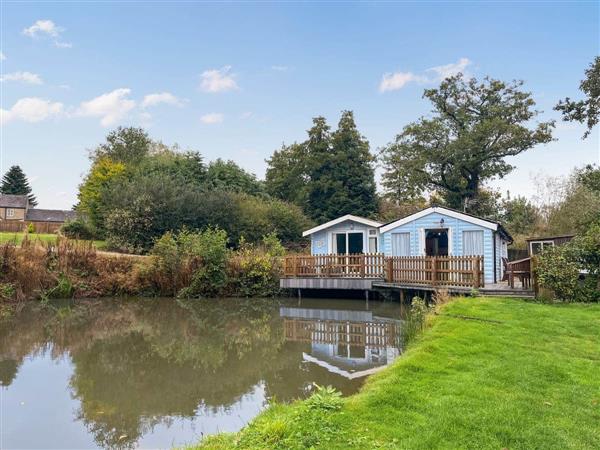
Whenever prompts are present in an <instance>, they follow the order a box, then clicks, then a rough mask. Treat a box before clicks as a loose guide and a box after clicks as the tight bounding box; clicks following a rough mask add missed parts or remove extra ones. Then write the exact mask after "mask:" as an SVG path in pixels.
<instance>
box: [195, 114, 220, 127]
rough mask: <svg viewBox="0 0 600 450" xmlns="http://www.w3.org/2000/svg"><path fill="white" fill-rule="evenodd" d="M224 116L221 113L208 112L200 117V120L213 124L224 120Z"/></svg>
mask: <svg viewBox="0 0 600 450" xmlns="http://www.w3.org/2000/svg"><path fill="white" fill-rule="evenodd" d="M223 118H224V116H223V114H221V113H208V114H204V115H203V116H202V117H200V122H202V123H206V124H209V125H213V124H215V123H221V122H223Z"/></svg>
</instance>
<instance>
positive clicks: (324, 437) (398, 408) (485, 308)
mask: <svg viewBox="0 0 600 450" xmlns="http://www.w3.org/2000/svg"><path fill="white" fill-rule="evenodd" d="M469 318H472V319H469ZM323 397H327V394H324V395H323ZM330 400H331V404H330V405H329V407H327V404H328V403H327V399H325V400H323V399H321V400H320V401H319V402H317V406H316V407H315V406H314V403H315V402H313V404H310V403H307V401H304V402H296V403H294V404H291V405H275V406H272V407H270V408H268V409H267V410H266V411H265V412H264V413H263V414H261V415H260V416H259V417H257V418H256V419H255V420H254V421H253V422H252V423H251V424H250V425H249V426H247V427H246V428H244V429H243V430H242V431H241V432H240V433H237V434H223V435H217V436H214V437H209V438H208V439H206V440H205V441H204V443H203V444H200V445H199V446H198V447H196V448H202V449H226V448H252V449H258V448H262V449H267V448H268V449H277V448H280V449H284V448H285V449H301V448H311V447H312V448H323V449H332V448H339V449H346V448H356V449H363V448H406V449H430V448H447V449H457V448H490V449H504V448H507V449H568V448H571V449H598V448H600V305H598V304H594V305H584V304H570V305H566V304H564V305H544V304H536V303H528V302H525V301H521V300H515V299H503V298H477V299H459V300H456V301H454V302H452V303H450V304H448V305H446V306H445V307H444V308H443V309H442V311H441V314H440V315H439V316H437V317H435V318H434V319H433V321H432V326H431V327H430V328H428V329H427V330H426V331H425V332H424V333H423V334H422V335H421V336H420V337H419V338H418V339H417V340H416V341H415V342H413V343H412V344H411V346H410V347H409V349H408V351H407V352H405V354H404V355H403V356H402V357H401V358H399V359H398V360H397V361H396V362H395V363H394V364H393V365H392V366H391V367H390V368H388V369H386V370H384V371H382V372H380V373H379V374H377V375H375V376H373V377H371V378H370V379H369V380H368V382H367V383H366V385H365V387H364V388H363V389H362V390H361V392H360V393H358V394H356V395H354V396H352V397H349V398H347V399H345V400H344V401H343V402H341V405H340V404H339V401H337V400H336V399H335V398H333V397H332V398H331V399H330ZM318 405H325V407H322V406H318Z"/></svg>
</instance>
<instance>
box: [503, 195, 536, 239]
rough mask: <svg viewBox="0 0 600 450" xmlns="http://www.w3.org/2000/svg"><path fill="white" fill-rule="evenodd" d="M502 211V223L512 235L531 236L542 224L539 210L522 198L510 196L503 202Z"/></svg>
mask: <svg viewBox="0 0 600 450" xmlns="http://www.w3.org/2000/svg"><path fill="white" fill-rule="evenodd" d="M502 210H503V211H502V222H503V223H504V225H505V226H506V228H508V231H509V232H510V233H511V234H515V235H517V234H521V235H525V234H527V235H529V234H531V233H532V232H533V231H534V230H535V229H536V228H537V227H538V225H539V224H540V222H541V214H540V211H539V209H538V208H537V207H536V206H535V205H534V204H533V203H531V202H530V201H529V200H527V198H525V197H522V196H517V197H515V198H510V196H509V198H508V199H506V200H504V201H503V202H502Z"/></svg>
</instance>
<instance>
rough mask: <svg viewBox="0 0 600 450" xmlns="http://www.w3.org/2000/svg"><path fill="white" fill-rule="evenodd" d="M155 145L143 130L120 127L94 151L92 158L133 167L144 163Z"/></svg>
mask: <svg viewBox="0 0 600 450" xmlns="http://www.w3.org/2000/svg"><path fill="white" fill-rule="evenodd" d="M153 144H154V143H153V142H152V140H151V139H150V137H149V136H148V133H146V132H145V131H144V130H143V129H142V128H135V127H119V128H117V129H116V130H114V131H111V132H110V133H108V135H107V136H106V142H105V143H103V144H100V145H99V146H98V147H96V149H94V150H92V152H91V154H90V158H91V159H92V161H95V160H97V159H100V158H110V159H111V160H112V161H114V162H118V163H123V164H127V165H133V164H136V163H139V162H140V161H142V160H143V159H144V158H145V157H146V156H147V155H148V154H149V153H150V149H151V147H152V145H153Z"/></svg>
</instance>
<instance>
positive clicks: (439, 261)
mask: <svg viewBox="0 0 600 450" xmlns="http://www.w3.org/2000/svg"><path fill="white" fill-rule="evenodd" d="M386 264H387V270H386V281H388V282H390V283H402V284H411V285H426V286H459V287H472V288H480V287H483V286H484V276H483V256H391V257H387V258H386Z"/></svg>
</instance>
